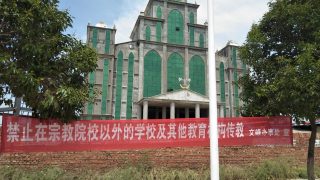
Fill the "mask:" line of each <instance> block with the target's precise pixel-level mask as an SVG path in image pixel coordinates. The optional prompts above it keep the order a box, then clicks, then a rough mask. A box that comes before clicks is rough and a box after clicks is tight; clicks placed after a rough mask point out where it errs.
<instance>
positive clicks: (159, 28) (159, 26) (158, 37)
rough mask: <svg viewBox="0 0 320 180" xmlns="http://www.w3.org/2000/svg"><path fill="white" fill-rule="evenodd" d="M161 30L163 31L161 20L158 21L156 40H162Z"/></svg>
mask: <svg viewBox="0 0 320 180" xmlns="http://www.w3.org/2000/svg"><path fill="white" fill-rule="evenodd" d="M161 31H162V27H161V22H157V25H156V40H157V42H161V34H162V33H161Z"/></svg>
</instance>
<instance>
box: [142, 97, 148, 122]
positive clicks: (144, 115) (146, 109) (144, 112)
mask: <svg viewBox="0 0 320 180" xmlns="http://www.w3.org/2000/svg"><path fill="white" fill-rule="evenodd" d="M143 119H144V120H146V119H148V101H143Z"/></svg>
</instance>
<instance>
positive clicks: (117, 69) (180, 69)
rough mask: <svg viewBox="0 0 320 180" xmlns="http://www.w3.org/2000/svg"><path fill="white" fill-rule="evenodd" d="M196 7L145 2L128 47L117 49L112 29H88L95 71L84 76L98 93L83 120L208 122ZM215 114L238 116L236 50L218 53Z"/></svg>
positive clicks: (202, 28)
mask: <svg viewBox="0 0 320 180" xmlns="http://www.w3.org/2000/svg"><path fill="white" fill-rule="evenodd" d="M198 7H199V5H197V4H191V3H187V2H186V0H180V1H177V0H149V2H148V4H147V7H146V9H145V11H144V12H141V13H140V15H139V17H138V18H137V20H136V23H135V26H134V28H133V30H132V33H131V35H130V38H131V41H130V42H125V43H120V44H115V35H116V29H115V28H106V27H104V26H103V25H102V26H101V25H98V26H91V25H88V27H87V44H88V45H89V46H91V47H93V48H94V49H96V50H97V52H98V54H99V60H98V64H97V69H96V71H94V72H91V73H90V74H89V76H88V81H89V83H90V84H91V85H93V87H94V88H91V90H90V96H93V94H94V92H97V96H96V98H95V100H94V102H88V103H87V106H86V108H85V109H84V111H83V118H85V119H165V118H171V119H174V118H194V117H195V118H199V117H208V114H209V112H208V106H209V98H208V80H209V79H210V77H208V59H207V57H208V49H207V44H208V43H207V39H208V38H207V37H208V31H207V25H206V24H204V25H202V24H198V23H197V9H198ZM216 64H217V67H216V70H217V71H216V72H217V82H216V83H217V96H218V98H217V99H218V102H217V103H218V113H219V116H220V117H231V116H239V107H240V105H241V102H240V100H239V93H240V91H241V90H240V89H239V86H238V84H237V79H238V77H239V76H241V73H244V72H245V70H244V69H246V67H245V66H244V65H242V63H241V61H240V59H239V58H238V56H237V46H235V45H234V44H232V43H228V44H227V46H226V47H225V48H224V49H222V50H221V51H219V52H217V53H216Z"/></svg>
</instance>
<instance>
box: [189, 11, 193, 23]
mask: <svg viewBox="0 0 320 180" xmlns="http://www.w3.org/2000/svg"><path fill="white" fill-rule="evenodd" d="M189 23H190V24H194V14H193V12H190V14H189Z"/></svg>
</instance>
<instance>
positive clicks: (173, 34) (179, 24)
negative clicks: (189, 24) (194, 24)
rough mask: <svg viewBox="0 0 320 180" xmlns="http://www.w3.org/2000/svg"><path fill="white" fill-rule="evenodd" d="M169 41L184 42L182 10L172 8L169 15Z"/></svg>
mask: <svg viewBox="0 0 320 180" xmlns="http://www.w3.org/2000/svg"><path fill="white" fill-rule="evenodd" d="M168 43H174V44H183V43H184V23H183V16H182V14H181V12H180V11H178V10H175V9H174V10H172V11H170V13H169V16H168Z"/></svg>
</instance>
